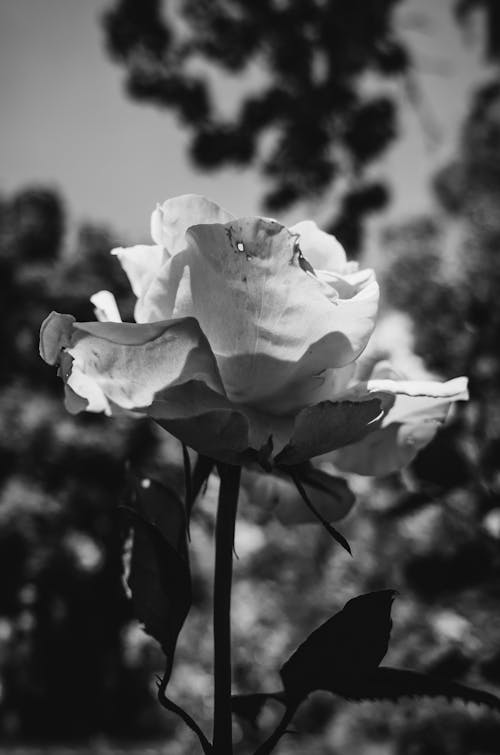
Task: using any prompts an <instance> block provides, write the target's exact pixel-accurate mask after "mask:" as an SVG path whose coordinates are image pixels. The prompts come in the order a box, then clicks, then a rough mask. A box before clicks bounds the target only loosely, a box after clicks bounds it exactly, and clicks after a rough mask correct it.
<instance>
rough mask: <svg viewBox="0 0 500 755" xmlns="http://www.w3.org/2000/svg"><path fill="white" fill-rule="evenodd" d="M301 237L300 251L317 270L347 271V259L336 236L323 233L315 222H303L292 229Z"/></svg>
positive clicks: (291, 229)
mask: <svg viewBox="0 0 500 755" xmlns="http://www.w3.org/2000/svg"><path fill="white" fill-rule="evenodd" d="M290 231H291V232H292V233H296V234H298V236H299V245H300V250H301V252H302V254H303V255H304V257H305V258H306V259H307V261H308V262H310V264H311V265H312V266H313V267H314V268H315V270H331V271H337V272H339V273H342V272H344V271H345V268H346V264H347V257H346V253H345V251H344V247H343V246H342V244H341V243H340V241H337V239H336V238H335V236H332V235H331V234H330V233H325V231H322V230H321V229H320V228H318V226H317V225H316V223H315V222H314V221H313V220H302V221H301V222H300V223H295V225H293V226H292V227H291V228H290Z"/></svg>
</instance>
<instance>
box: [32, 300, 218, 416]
mask: <svg viewBox="0 0 500 755" xmlns="http://www.w3.org/2000/svg"><path fill="white" fill-rule="evenodd" d="M66 318H67V316H64V315H58V314H57V313H55V312H53V313H52V314H51V315H49V317H48V318H47V320H46V321H45V323H44V324H43V325H42V329H41V333H40V336H41V354H42V356H43V357H44V358H45V359H46V361H52V362H53V356H54V344H55V343H58V344H59V346H60V347H62V348H64V350H65V351H64V354H65V356H66V355H69V356H70V357H71V358H72V364H71V369H70V370H67V374H66V375H64V376H63V377H64V378H65V382H66V383H67V385H68V386H69V387H70V388H72V389H73V391H75V392H76V393H77V394H78V395H79V396H81V397H82V398H85V399H87V401H88V402H89V405H88V407H87V409H88V410H89V411H105V412H106V413H107V414H111V413H112V411H111V404H112V403H113V404H117V405H118V406H120V407H122V408H124V409H130V410H140V409H144V408H145V407H148V406H150V405H151V404H152V403H153V402H154V401H155V400H156V399H157V398H159V397H160V398H161V396H162V393H163V392H164V391H166V390H168V389H169V388H172V387H174V386H177V385H181V384H183V383H187V382H188V381H191V380H199V381H201V382H203V383H205V384H206V385H207V387H208V388H210V389H211V390H213V391H214V392H217V393H221V394H223V391H224V389H223V387H222V383H221V381H220V377H219V373H218V370H217V365H216V362H215V359H214V357H213V354H212V352H211V350H210V346H209V345H208V343H207V341H206V338H205V337H204V335H203V333H202V332H201V330H200V328H199V325H198V323H197V322H196V321H195V320H193V319H192V318H186V319H184V320H171V321H169V322H163V323H162V322H160V323H155V324H151V325H135V324H130V323H111V322H107V323H102V322H93V323H92V322H91V323H74V324H73V325H72V329H71V330H69V329H68V320H67V319H66ZM58 331H59V333H60V335H59V336H58ZM47 357H49V358H47ZM66 362H67V357H66ZM65 366H66V369H67V367H68V364H67V363H66V365H65Z"/></svg>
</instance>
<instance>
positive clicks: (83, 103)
mask: <svg viewBox="0 0 500 755" xmlns="http://www.w3.org/2000/svg"><path fill="white" fill-rule="evenodd" d="M0 37H1V45H0V65H1V67H2V84H1V87H2V88H1V98H2V99H1V102H2V112H1V116H0V117H1V119H2V140H1V142H0V164H1V165H2V169H1V171H2V173H1V176H2V178H1V180H2V184H1V186H0V188H1V189H2V194H1V196H0V287H1V289H2V290H1V296H0V309H1V317H0V329H1V343H2V359H1V362H0V364H1V367H0V416H1V422H0V575H1V576H0V741H1V743H2V744H1V750H2V752H6V753H25V752H26V753H32V754H34V753H42V752H44V753H61V755H62V753H69V752H78V753H79V752H82V753H87V752H91V753H103V754H104V753H122V752H137V753H139V752H140V753H148V752H150V753H166V754H167V753H168V755H187V754H188V753H194V752H197V749H196V746H195V743H194V742H193V739H192V737H191V735H190V734H189V733H186V732H184V730H183V729H182V727H180V726H178V724H177V722H176V720H175V719H173V718H171V717H170V716H169V715H168V714H166V713H165V711H163V710H162V709H161V708H159V706H158V705H157V702H156V699H155V673H157V672H159V671H161V668H162V659H161V655H160V651H159V650H158V649H157V647H156V646H155V644H154V642H153V641H152V640H150V639H149V638H148V637H147V636H146V635H145V634H144V633H143V632H142V630H141V629H140V627H139V626H138V625H137V623H136V622H135V621H134V619H133V615H132V610H131V606H130V603H129V601H128V599H127V597H126V595H125V592H124V589H123V584H122V582H123V579H122V576H123V575H122V561H121V552H122V545H123V539H124V534H125V533H124V531H123V522H122V520H121V518H120V516H119V513H118V511H117V506H118V504H119V503H120V501H122V500H123V496H124V485H125V476H126V470H127V469H129V468H130V467H132V468H134V469H136V470H140V471H141V472H144V473H150V472H151V471H153V472H154V470H155V469H161V470H162V473H163V474H165V475H167V477H168V479H169V480H170V482H172V483H174V484H175V485H177V486H178V488H179V490H180V491H181V490H182V479H183V477H182V470H181V454H180V451H179V448H178V446H177V443H176V441H174V440H173V439H172V438H170V437H169V436H168V435H167V434H166V433H164V432H163V431H159V430H158V429H157V428H155V427H153V426H152V425H150V424H149V423H147V422H146V421H142V420H140V421H133V422H131V421H129V420H125V419H120V420H112V421H111V420H109V419H106V418H104V417H101V416H93V415H80V416H78V417H72V416H70V415H68V414H67V413H66V412H65V410H64V407H63V405H62V400H61V385H60V383H59V381H58V380H57V379H56V377H55V374H54V372H53V370H52V369H50V368H48V367H47V366H46V365H45V364H44V363H43V362H42V361H41V360H40V359H39V357H38V346H37V340H38V330H39V326H40V323H41V321H42V319H43V318H44V317H45V316H46V314H47V313H48V312H49V311H50V310H51V309H56V310H58V311H61V312H71V313H73V314H74V315H75V316H76V318H77V319H83V320H88V319H93V317H94V314H93V310H92V306H91V305H90V303H89V296H90V295H91V294H92V293H94V292H95V291H97V290H99V289H102V288H107V289H110V290H112V291H113V292H114V293H115V295H116V296H117V299H118V302H119V305H120V309H121V311H122V314H123V315H124V317H125V318H126V319H127V318H128V319H131V316H132V310H133V300H132V297H131V295H130V293H129V287H128V284H127V281H126V279H125V276H124V275H123V273H122V272H121V269H120V268H119V266H118V264H117V263H116V261H115V260H114V259H113V258H111V257H110V255H109V250H110V249H111V248H112V247H113V246H116V245H126V244H127V243H131V242H134V241H142V242H145V243H148V226H149V213H150V212H151V210H152V209H153V207H154V204H155V202H156V201H163V200H164V199H166V198H167V197H169V196H173V195H176V194H181V193H184V192H187V191H193V192H196V193H205V194H207V195H208V196H210V197H211V198H213V199H215V200H217V201H219V202H221V203H223V204H225V205H226V206H227V207H228V209H229V210H231V211H232V212H234V213H236V214H238V213H239V214H252V213H258V212H261V213H267V214H273V215H276V216H278V217H280V218H283V219H284V220H285V221H287V222H288V221H290V222H295V221H296V220H299V219H302V218H305V217H312V218H314V219H316V220H317V221H318V222H320V223H321V224H322V225H323V227H324V228H325V229H328V230H330V231H332V232H335V233H336V234H337V235H338V237H339V238H340V240H341V241H342V242H343V243H344V245H345V246H346V249H347V251H348V254H349V256H350V257H351V258H352V257H357V258H359V259H361V260H362V262H363V264H371V265H374V266H375V267H376V270H377V275H378V278H379V279H380V280H381V283H382V297H383V311H382V322H381V328H382V330H381V333H382V334H383V336H382V337H381V338H380V337H379V342H380V343H379V346H380V347H381V349H383V350H384V349H385V350H386V351H387V352H389V353H390V352H395V351H396V350H397V351H398V353H397V354H396V355H395V356H397V358H398V360H399V361H400V362H401V360H404V357H405V355H407V354H409V353H410V350H411V349H412V348H413V349H414V350H415V352H416V354H417V355H418V357H419V358H420V359H421V360H422V364H424V365H425V367H426V368H427V369H429V370H431V371H432V372H434V373H435V374H436V375H439V376H442V377H443V378H448V377H454V376H456V375H460V374H465V375H468V376H469V378H470V383H471V385H470V387H471V400H470V402H469V403H468V404H467V405H461V406H460V407H459V408H458V410H457V411H456V412H455V413H454V416H453V419H452V421H451V422H450V423H449V425H448V426H447V428H446V429H445V430H443V431H442V432H441V433H440V434H439V435H438V437H437V438H436V440H435V441H434V442H433V443H432V444H431V445H430V446H429V447H428V449H426V450H425V451H424V452H422V453H421V454H420V456H419V457H418V458H417V460H416V462H415V463H414V464H413V465H412V467H411V469H409V470H408V471H405V473H404V474H402V475H394V476H391V477H389V478H385V479H382V480H377V481H374V480H371V479H369V478H353V480H352V481H351V484H352V486H353V488H354V489H355V491H356V493H357V495H358V503H357V505H356V507H355V509H354V510H353V512H351V514H350V515H349V517H348V519H347V520H345V522H343V523H342V526H341V529H342V531H343V532H345V534H346V535H347V536H348V538H349V540H350V542H351V544H352V547H353V551H354V554H355V558H354V559H353V560H351V559H350V558H349V557H348V556H346V555H345V554H344V553H343V552H341V551H340V550H339V549H338V547H336V546H335V544H332V542H331V540H330V539H329V538H328V536H327V535H326V534H325V533H324V532H323V531H321V530H319V529H317V528H316V527H315V526H313V525H307V526H302V527H297V526H296V527H295V528H292V527H285V526H283V525H282V524H280V523H279V521H277V520H276V519H275V518H274V517H273V516H272V514H271V513H269V512H265V511H262V510H261V509H260V508H259V507H258V506H256V505H255V502H254V501H252V500H251V499H250V498H249V497H248V496H247V494H246V493H245V492H243V493H242V505H241V509H240V511H241V515H240V521H239V525H238V532H237V542H236V551H237V553H238V555H239V559H238V560H237V561H236V566H235V569H236V575H235V586H234V650H235V658H234V681H235V687H236V688H237V689H238V690H239V691H242V692H248V691H258V690H259V689H263V688H266V687H267V688H269V687H272V688H274V687H277V686H278V679H277V673H276V672H277V669H278V668H279V666H280V665H281V663H282V662H283V660H285V659H286V657H287V656H288V654H289V652H290V650H291V649H293V647H294V646H295V645H296V644H297V642H299V641H301V640H302V639H303V637H304V636H305V635H306V634H307V633H308V632H309V631H310V630H311V629H312V628H314V627H315V626H316V625H317V624H318V623H319V622H321V621H322V620H323V619H324V618H325V617H326V616H327V615H329V614H330V613H332V612H333V611H334V610H336V609H337V608H339V607H340V606H341V605H342V604H343V603H344V602H345V600H347V599H348V598H349V597H351V596H352V595H354V594H358V593H360V592H363V591H367V590H372V589H380V588H385V587H394V588H396V589H397V590H399V592H400V597H399V598H398V600H397V602H396V604H395V608H394V619H395V628H394V630H393V642H392V644H391V649H390V654H389V657H388V660H389V662H390V663H391V664H392V665H400V666H410V667H415V668H418V669H421V670H427V671H433V672H436V673H439V674H440V675H441V676H445V677H449V678H453V679H458V680H462V681H464V682H466V683H469V684H472V685H476V686H480V687H482V688H485V689H490V690H491V691H493V692H496V693H497V694H500V551H499V543H500V346H499V344H500V301H499V299H498V290H499V288H500V256H499V255H500V209H499V208H500V77H499V75H498V73H499V72H498V63H499V60H498V56H499V55H500V6H498V4H497V3H495V0H477V1H476V2H474V0H470V2H466V1H465V2H464V1H462V2H456V1H453V2H452V1H451V0H450V1H448V0H434V1H433V2H431V0H423V1H422V2H418V1H417V0H405V1H403V0H402V1H401V2H397V1H396V0H364V1H363V2H361V0H359V2H358V1H357V0H336V1H335V2H334V1H333V0H332V1H331V2H320V1H319V0H302V1H300V2H288V0H254V2H252V3H245V2H243V0H207V1H206V2H205V1H204V0H178V2H163V3H161V2H158V1H157V0H147V1H146V0H142V2H140V3H139V2H134V1H133V0H119V1H118V0H114V2H113V1H112V0H107V2H98V1H97V0H94V1H93V2H87V3H78V4H77V3H76V1H75V2H63V0H40V1H39V2H37V3H33V2H28V0H18V1H17V2H16V3H15V4H14V3H10V2H8V0H1V2H0ZM407 359H408V368H409V369H410V368H411V365H412V361H411V358H410V357H409V356H407ZM215 496H216V483H215V481H213V480H212V481H211V483H210V485H209V488H208V491H207V493H206V495H205V497H204V498H203V500H202V501H201V502H200V504H199V506H198V507H197V509H195V514H194V522H193V525H192V544H191V551H192V562H193V563H192V568H193V579H194V604H193V608H192V611H191V615H190V617H189V619H188V622H187V625H186V627H185V628H184V630H183V632H182V635H181V640H180V645H179V650H178V655H177V660H176V666H175V671H174V675H173V678H172V682H171V691H172V692H171V694H172V697H174V698H175V699H177V700H179V701H181V702H182V701H184V702H185V704H186V706H187V707H188V709H189V710H190V711H192V712H193V713H194V714H195V715H196V716H197V717H199V718H200V719H201V720H202V721H204V722H205V723H208V721H209V719H210V704H211V703H210V695H211V678H210V673H211V637H210V634H209V632H207V626H209V625H210V605H211V578H212V555H213V554H212V534H213V516H214V506H215ZM298 552H299V553H300V554H301V556H300V559H298V558H297V553H298ZM298 595H300V600H297V596H298ZM268 715H269V716H271V715H272V711H271V713H269V714H268ZM266 723H269V718H268V719H264V721H263V725H264V726H265V725H266ZM297 729H298V730H299V731H300V734H298V735H297V736H293V737H288V738H286V739H285V740H283V742H282V745H281V749H279V752H282V753H304V752H307V753H310V754H311V755H315V754H316V753H317V754H318V755H319V754H321V753H325V755H326V753H339V754H340V753H342V755H432V754H434V753H435V754H436V755H441V754H442V755H471V754H472V753H475V754H477V755H483V754H484V755H490V754H495V753H496V754H498V753H500V720H499V719H498V717H494V716H493V715H491V714H488V713H486V712H485V711H484V710H482V709H479V708H474V707H470V708H465V707H463V706H462V707H461V706H459V705H454V706H451V705H447V704H445V703H442V704H440V703H438V704H436V703H435V702H433V703H432V704H427V703H425V702H424V703H422V702H419V703H416V704H415V703H409V704H408V705H401V706H399V707H395V706H390V705H382V704H364V705H349V704H346V703H341V702H340V701H338V700H337V699H333V698H331V697H328V696H324V697H323V696H321V695H318V696H316V697H313V698H312V699H311V700H310V701H309V702H308V703H307V704H306V705H304V707H303V709H302V711H301V713H300V715H299V717H298V719H297ZM235 736H236V738H239V739H240V744H239V745H238V748H239V749H238V752H241V753H244V752H246V751H247V750H246V748H245V746H244V744H243V742H246V743H247V746H248V743H251V742H252V741H254V740H253V739H252V738H255V734H254V733H252V732H251V731H250V730H247V729H246V728H245V727H244V726H243V725H242V724H241V725H240V724H239V723H236V724H235Z"/></svg>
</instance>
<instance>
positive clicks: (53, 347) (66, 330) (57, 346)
mask: <svg viewBox="0 0 500 755" xmlns="http://www.w3.org/2000/svg"><path fill="white" fill-rule="evenodd" d="M74 322H75V318H74V317H73V315H61V314H60V313H59V312H51V313H50V315H49V316H48V317H46V318H45V320H44V321H43V323H42V326H41V328H40V356H41V357H42V359H43V360H44V362H47V364H57V362H58V361H59V356H60V354H61V349H63V348H65V347H66V346H69V344H70V342H71V336H72V333H73V324H74Z"/></svg>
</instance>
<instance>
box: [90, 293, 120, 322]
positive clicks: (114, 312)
mask: <svg viewBox="0 0 500 755" xmlns="http://www.w3.org/2000/svg"><path fill="white" fill-rule="evenodd" d="M90 301H91V303H92V304H93V305H94V307H95V310H94V312H95V316H96V317H97V319H98V320H99V321H100V322H121V321H122V318H121V316H120V310H119V309H118V304H117V303H116V299H115V297H114V296H113V294H112V293H111V291H97V292H96V293H95V294H92V296H91V297H90Z"/></svg>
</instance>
